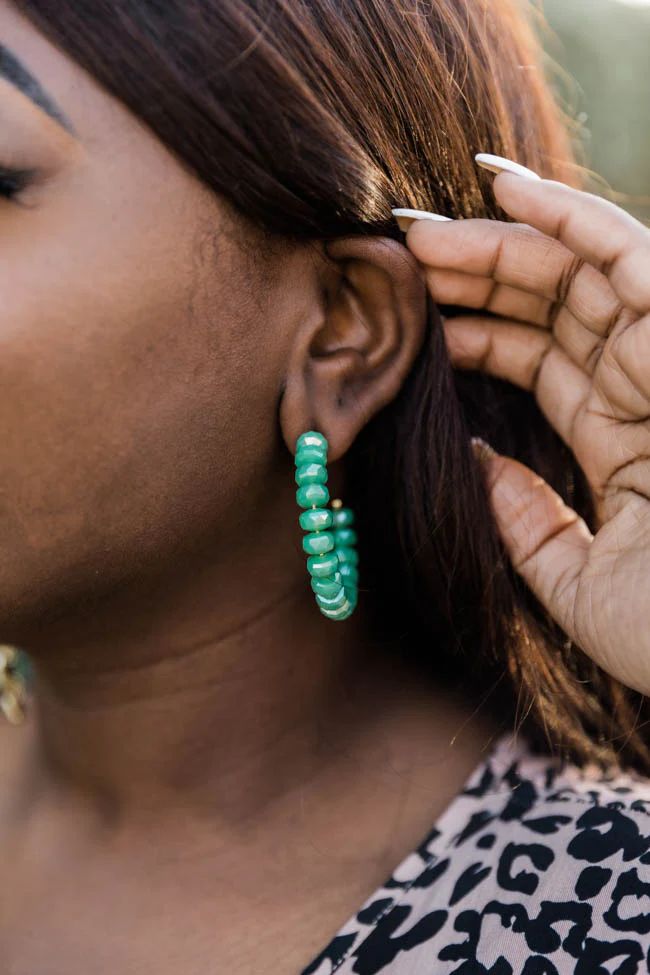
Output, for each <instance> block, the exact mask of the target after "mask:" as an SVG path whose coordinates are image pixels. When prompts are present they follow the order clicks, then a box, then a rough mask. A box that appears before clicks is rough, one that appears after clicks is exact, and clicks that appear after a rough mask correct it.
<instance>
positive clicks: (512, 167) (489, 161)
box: [474, 152, 542, 179]
mask: <svg viewBox="0 0 650 975" xmlns="http://www.w3.org/2000/svg"><path fill="white" fill-rule="evenodd" d="M474 159H475V160H476V162H477V163H478V164H479V166H481V167H482V168H483V169H489V170H490V172H491V173H504V172H506V173H516V174H517V175H518V176H527V177H528V179H541V178H542V177H541V176H539V175H538V174H537V173H535V172H533V170H532V169H528V167H527V166H522V165H521V163H517V162H513V161H512V159H506V158H505V157H504V156H492V155H491V154H490V153H489V152H479V153H477V155H476V156H474Z"/></svg>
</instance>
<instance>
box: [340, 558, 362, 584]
mask: <svg viewBox="0 0 650 975" xmlns="http://www.w3.org/2000/svg"><path fill="white" fill-rule="evenodd" d="M339 572H340V573H341V578H342V579H343V585H344V586H345V587H346V589H347V588H348V587H350V588H352V587H353V586H356V585H357V583H358V582H359V570H358V569H357V567H356V565H354V563H352V562H342V563H341V566H340V568H339Z"/></svg>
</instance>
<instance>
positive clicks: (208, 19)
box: [15, 0, 650, 772]
mask: <svg viewBox="0 0 650 975" xmlns="http://www.w3.org/2000/svg"><path fill="white" fill-rule="evenodd" d="M15 5H16V7H17V8H18V9H19V10H20V11H21V12H22V13H23V14H24V15H25V16H27V17H28V18H29V19H30V20H31V21H32V22H33V23H34V24H35V26H36V27H37V28H39V29H40V30H41V31H42V32H43V33H44V34H45V35H46V36H48V37H49V38H50V40H51V41H53V42H54V43H55V44H57V45H58V46H59V47H60V48H61V49H63V50H64V51H65V52H66V53H67V54H68V55H70V56H71V57H72V58H74V59H75V60H76V61H77V62H78V63H79V64H81V65H82V66H83V67H85V68H86V69H87V70H88V72H89V73H90V74H92V75H94V77H95V78H96V79H97V80H98V81H99V82H100V83H101V84H102V85H103V86H104V87H105V88H106V89H108V90H109V91H110V92H112V93H113V94H114V95H116V96H117V97H118V98H119V99H120V100H121V101H122V102H123V103H125V104H126V105H127V106H128V107H129V108H130V109H131V110H132V111H133V112H134V113H135V114H136V115H138V116H139V117H140V118H141V119H142V120H143V121H144V122H145V123H147V124H148V125H149V126H150V127H151V129H152V130H153V131H154V132H155V133H156V134H157V135H158V137H159V138H160V139H161V140H162V141H163V142H164V143H165V144H166V146H167V147H168V148H169V149H170V150H171V151H172V152H173V153H175V155H176V156H177V158H178V159H179V160H180V161H181V162H182V163H183V164H184V165H186V166H187V167H188V168H190V169H191V170H193V171H194V172H195V173H196V174H197V175H198V176H199V177H200V178H201V179H202V180H203V181H204V182H205V184H207V185H208V186H209V187H211V188H212V189H213V190H214V191H215V192H218V193H219V194H220V195H221V196H222V197H223V198H224V199H225V200H227V201H229V202H230V203H231V204H232V207H233V208H234V209H235V211H236V212H237V213H238V214H239V215H240V216H243V217H245V218H247V219H248V220H249V221H250V226H251V228H254V229H259V228H261V230H262V232H263V233H266V234H268V238H269V241H270V242H272V241H274V240H277V241H280V242H281V241H282V240H283V239H284V240H286V241H287V242H288V243H290V242H291V241H308V240H311V239H313V240H317V239H320V240H327V239H334V238H336V237H338V236H340V235H343V234H350V233H358V234H381V235H388V236H391V237H394V238H395V239H398V240H401V239H402V238H401V232H400V231H399V229H398V228H397V225H396V223H395V221H394V220H393V218H392V216H391V212H390V211H391V208H392V207H395V206H408V207H416V208H423V209H427V210H434V211H436V212H441V213H446V214H448V215H449V216H454V217H472V216H483V217H485V216H491V217H498V218H499V219H507V215H506V214H504V213H503V212H502V211H501V210H500V208H499V207H498V206H497V205H496V202H495V200H494V198H493V196H492V190H491V177H490V176H489V175H488V174H486V173H485V172H484V171H483V170H481V169H479V168H477V167H476V165H475V164H474V161H473V157H474V154H475V153H477V152H492V153H496V154H498V155H502V156H508V157H510V158H513V159H516V160H518V161H519V162H522V163H523V164H524V165H526V166H529V167H531V168H532V169H534V170H536V171H537V172H538V173H540V175H543V176H546V177H550V178H553V179H560V180H563V181H564V182H567V183H571V184H572V185H576V186H579V185H582V167H581V166H580V165H578V164H577V162H576V159H575V157H574V153H575V149H574V148H572V140H571V130H572V127H573V125H574V123H573V121H572V119H571V118H570V117H569V115H566V114H564V111H563V109H561V108H560V107H559V106H558V104H557V102H556V100H555V99H554V97H553V88H552V84H551V81H550V79H546V78H545V77H544V68H545V63H544V57H543V54H542V52H541V49H540V45H539V43H538V40H537V37H536V32H535V29H534V28H535V21H537V24H538V25H539V26H540V27H543V21H542V19H541V17H540V16H539V13H538V12H537V11H536V10H535V9H534V8H532V7H528V8H526V7H524V4H523V0H436V2H435V3H433V2H427V0H400V3H394V2H393V0H167V2H165V3H161V2H160V0H57V2H56V3H55V4H54V3H52V2H51V0H15ZM441 310H442V311H443V313H444V314H447V315H452V314H453V313H454V311H455V309H454V308H444V307H443V308H442V309H441ZM475 433H476V434H480V435H482V436H483V437H485V439H487V440H488V441H490V442H491V443H492V444H493V445H494V447H495V448H496V449H497V450H499V451H501V452H503V453H505V454H508V455H509V456H512V457H516V458H518V459H520V460H521V461H523V462H524V463H525V464H528V465H529V466H531V467H533V468H534V469H535V470H537V471H538V472H539V473H540V474H541V475H542V476H543V477H544V478H545V479H546V480H547V481H548V482H549V483H550V484H551V485H552V486H553V487H554V488H555V490H556V491H558V492H559V494H560V495H561V496H562V497H563V498H564V499H565V500H566V501H567V502H568V503H569V504H570V505H571V506H572V507H573V508H575V509H576V510H577V511H578V512H579V513H580V514H581V515H582V516H583V517H584V518H585V521H586V522H587V524H589V525H590V527H592V528H593V527H594V525H593V511H592V508H591V499H590V494H589V490H588V487H587V485H586V483H585V480H584V477H583V475H582V472H581V470H580V469H579V467H578V466H577V465H576V463H575V461H574V459H573V456H572V454H571V452H570V451H569V449H568V448H567V447H566V446H565V445H564V444H563V443H562V441H561V440H560V439H559V437H558V436H557V435H556V434H555V432H554V431H553V429H552V428H551V427H550V426H549V424H548V423H547V422H546V420H545V418H544V417H543V415H542V414H541V412H540V410H539V408H538V407H537V405H536V402H535V400H534V398H533V397H532V396H531V395H530V394H529V393H527V392H525V391H523V390H521V389H518V388H515V387H514V386H512V385H511V384H508V383H506V382H505V381H501V380H498V379H495V378H492V377H489V376H487V375H484V374H480V373H469V372H465V373H463V372H459V371H454V370H452V369H451V366H450V362H449V358H448V355H447V352H446V348H445V343H444V336H443V332H442V329H441V327H440V319H439V315H438V310H437V309H436V308H435V307H434V306H433V305H432V304H431V303H430V307H429V327H428V329H427V337H426V340H425V342H424V345H423V347H422V349H421V351H420V354H419V355H418V358H417V361H416V362H415V365H414V367H413V370H412V372H411V374H410V375H409V377H408V380H407V382H406V383H405V384H404V387H403V388H402V390H401V392H400V395H399V396H398V398H397V399H396V400H395V401H394V402H393V403H391V404H390V405H389V406H387V407H385V408H384V409H383V410H382V411H381V412H380V413H379V414H378V415H377V416H375V417H374V418H373V419H372V420H371V421H370V422H369V423H368V425H367V427H366V428H365V429H364V430H363V432H362V435H361V436H360V437H359V438H358V441H357V442H356V443H355V445H354V447H353V448H352V449H351V450H350V451H349V454H348V456H347V457H346V466H347V475H348V480H349V486H348V488H347V491H346V503H348V502H349V503H350V504H351V505H352V506H353V507H355V510H356V511H357V512H358V520H359V552H360V560H361V562H360V564H361V565H362V566H363V578H362V580H361V581H362V588H361V590H360V599H362V600H363V599H365V600H366V603H367V605H368V606H369V607H370V610H371V614H372V620H373V622H374V623H375V624H376V626H377V633H379V634H382V635H383V634H387V633H392V634H395V635H396V636H398V637H400V638H402V639H401V643H402V645H403V646H404V652H405V653H407V654H409V655H410V656H411V657H412V658H413V659H414V660H415V661H417V662H418V665H419V666H421V667H422V668H423V669H424V668H427V669H429V670H430V671H431V672H432V673H434V674H435V675H436V676H437V677H438V678H439V679H443V678H444V677H449V678H450V679H452V680H458V678H461V677H462V680H463V687H464V688H466V689H467V692H468V693H469V692H470V691H473V692H474V693H475V694H476V699H477V702H478V701H479V700H480V699H481V698H484V706H485V707H491V708H493V709H494V712H495V714H497V715H498V716H499V717H500V718H502V719H503V721H504V726H505V725H512V724H513V723H516V724H518V725H520V726H521V727H522V729H523V730H525V731H526V732H527V733H528V735H529V736H530V737H531V739H532V740H533V742H535V743H536V744H537V745H538V747H539V748H540V749H542V750H550V751H556V752H559V753H561V754H564V755H566V756H567V757H569V758H572V759H573V760H574V761H577V762H578V763H583V762H584V761H585V760H588V759H592V760H595V761H597V762H600V763H603V764H607V763H610V762H617V761H618V762H619V763H620V764H621V765H623V766H626V765H632V766H635V767H637V768H638V769H639V770H641V771H644V772H650V751H649V749H648V745H647V741H646V737H647V736H646V735H645V734H644V732H643V722H645V720H646V719H647V716H648V710H647V701H646V699H645V698H642V697H641V696H640V695H638V694H636V693H635V692H632V691H629V690H627V689H626V688H624V687H623V686H622V685H621V684H619V683H618V682H616V681H615V680H613V679H612V678H610V677H609V676H607V675H606V674H605V673H604V672H603V671H601V670H600V669H599V668H598V667H597V666H596V665H595V664H593V663H592V662H591V661H590V659H589V658H588V657H587V656H586V655H585V654H584V653H583V652H582V651H581V650H580V649H579V648H578V647H576V646H575V645H572V644H570V643H569V642H568V641H567V640H566V637H565V635H564V634H563V633H562V632H561V631H560V630H559V629H558V627H557V626H556V625H555V624H554V622H553V621H552V620H551V619H550V618H549V617H548V615H547V614H546V613H545V611H544V610H543V608H542V607H541V606H540V605H539V603H537V601H536V600H535V598H534V597H533V595H532V594H531V593H530V591H529V590H528V589H527V588H526V587H525V585H524V584H523V582H522V581H521V580H520V578H519V577H518V576H517V575H516V573H515V572H514V570H513V569H512V567H511V566H510V564H509V562H508V559H507V557H506V556H505V553H504V551H503V549H502V546H501V543H500V540H499V538H498V535H497V533H496V527H495V524H494V522H493V520H492V518H491V516H490V511H489V505H488V501H487V498H486V495H485V490H484V487H483V482H482V479H481V472H480V469H479V467H478V464H477V462H476V461H475V459H474V457H473V455H472V453H471V451H470V448H469V437H470V436H471V435H472V434H475ZM343 625H344V624H343Z"/></svg>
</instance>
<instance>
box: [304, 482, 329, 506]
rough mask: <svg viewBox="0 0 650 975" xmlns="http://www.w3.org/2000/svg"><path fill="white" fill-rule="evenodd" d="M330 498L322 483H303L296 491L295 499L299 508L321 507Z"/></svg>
mask: <svg viewBox="0 0 650 975" xmlns="http://www.w3.org/2000/svg"><path fill="white" fill-rule="evenodd" d="M329 499H330V493H329V491H328V490H327V487H326V486H325V485H324V484H303V485H302V486H301V487H299V488H298V490H297V491H296V501H297V502H298V504H299V505H300V507H301V508H312V507H316V508H322V507H324V505H326V504H327V502H328V501H329Z"/></svg>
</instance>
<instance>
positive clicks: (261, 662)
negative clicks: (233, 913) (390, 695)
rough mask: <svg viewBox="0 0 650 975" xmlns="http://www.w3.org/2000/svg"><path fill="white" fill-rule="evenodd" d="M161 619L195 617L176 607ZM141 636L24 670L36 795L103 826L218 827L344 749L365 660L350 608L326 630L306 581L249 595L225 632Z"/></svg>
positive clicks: (374, 668) (263, 807)
mask: <svg viewBox="0 0 650 975" xmlns="http://www.w3.org/2000/svg"><path fill="white" fill-rule="evenodd" d="M301 568H302V566H301ZM193 581H194V586H193V596H192V603H193V607H194V608H196V599H197V587H198V583H197V582H196V579H194V580H193ZM208 591H213V590H211V587H208ZM252 591H254V587H252ZM170 608H171V607H170ZM174 618H175V619H176V620H178V619H189V618H193V619H196V616H194V617H190V614H186V613H185V612H179V607H178V605H176V606H174ZM116 629H117V627H114V628H113V630H114V632H115V630H116ZM103 632H104V633H105V632H106V629H105V628H103ZM155 633H156V636H155V639H151V638H150V639H149V640H143V639H141V632H140V633H139V634H138V637H140V639H136V637H135V636H134V638H133V640H132V641H129V640H127V639H126V638H125V636H124V634H122V635H121V639H120V640H118V641H117V642H116V643H115V644H114V645H113V648H112V652H110V651H109V650H108V649H107V647H106V646H105V644H102V643H101V641H98V643H97V644H96V645H95V644H90V643H89V641H88V640H86V642H85V644H84V647H83V651H82V649H81V648H79V647H74V646H73V645H72V644H69V645H68V652H67V653H63V652H62V651H61V648H58V649H57V652H53V653H50V654H44V655H41V656H40V657H39V658H38V659H37V660H36V662H35V676H36V680H35V693H34V699H33V702H32V713H31V716H30V734H31V737H32V742H31V745H32V746H33V747H32V754H33V756H35V758H36V762H35V763H34V762H32V765H34V764H35V765H36V766H37V768H38V776H40V780H41V782H42V783H48V784H50V785H54V786H55V787H56V788H57V789H61V788H65V789H67V790H68V791H69V792H74V793H77V794H82V795H84V797H85V798H87V799H90V800H91V802H93V803H94V804H95V805H96V806H97V809H98V810H100V811H102V810H103V811H104V814H105V815H107V816H108V815H110V817H111V819H115V818H119V819H123V818H126V817H129V816H131V817H132V818H133V817H137V816H138V815H144V816H151V815H154V814H156V815H159V814H160V813H161V811H164V810H166V811H170V812H171V811H172V810H174V809H177V808H178V807H179V806H180V805H182V807H183V811H184V814H185V813H187V812H188V811H189V809H190V807H194V808H195V810H196V811H197V812H198V811H199V810H201V811H203V812H209V815H210V816H211V818H214V817H215V816H218V817H220V818H222V819H223V821H224V825H226V824H228V823H231V822H241V821H242V820H248V819H252V818H255V817H257V816H260V817H263V816H265V815H267V814H268V811H269V807H270V806H271V805H272V804H273V803H274V802H276V801H278V800H280V799H281V798H282V797H283V796H287V795H290V794H291V792H292V790H294V789H295V788H297V787H298V786H299V785H300V784H301V783H304V782H305V781H306V780H308V779H309V778H310V776H312V775H313V774H315V772H316V771H317V769H318V768H319V766H322V765H323V764H326V763H327V757H326V753H327V749H328V748H331V749H332V754H334V753H335V752H336V751H337V749H340V747H345V745H346V744H349V743H350V738H354V734H355V731H354V726H355V725H356V724H359V725H360V724H361V723H362V721H363V720H364V718H362V715H363V714H364V710H365V712H366V718H367V714H368V713H369V710H370V709H371V708H372V707H373V702H371V700H370V694H371V692H370V677H369V675H370V674H372V673H373V672H375V673H376V674H378V672H379V660H378V654H377V652H376V651H373V650H372V649H371V648H370V647H369V644H368V642H367V640H366V638H365V632H364V625H363V617H362V613H361V612H360V611H359V607H357V610H356V611H355V613H354V614H353V615H352V616H351V617H350V618H349V619H348V620H346V621H345V622H344V623H340V622H334V621H332V620H328V619H326V618H325V617H324V616H323V615H322V614H321V613H320V612H319V610H318V608H317V606H316V603H315V601H314V598H313V594H312V592H311V589H310V587H309V583H308V579H303V578H302V577H301V578H300V580H296V582H295V584H294V585H293V586H291V587H289V588H288V589H286V590H285V591H284V592H283V593H276V594H275V595H274V596H272V597H268V598H267V599H266V600H265V599H264V598H263V597H262V596H260V598H259V602H258V603H257V604H252V605H251V606H250V607H249V608H248V611H245V610H243V609H242V610H241V615H240V617H239V618H238V619H236V620H234V619H231V620H228V621H219V622H215V623H214V625H213V626H212V627H209V626H208V625H207V624H206V623H205V622H204V623H203V625H202V627H201V632H200V635H199V634H198V633H197V631H196V627H195V626H192V627H191V628H190V632H189V633H186V634H182V633H181V632H179V629H178V628H174V627H173V626H172V624H171V620H170V619H168V620H167V626H163V625H158V626H156V627H155ZM165 633H166V636H165V635H163V634H165ZM370 654H371V655H372V660H370V659H369V655H370ZM349 688H357V697H356V698H355V701H354V705H353V706H352V705H351V703H350V700H349V694H348V689H349ZM361 697H364V698H367V708H364V706H363V703H362V701H361V700H360V698H361ZM337 737H340V738H341V740H342V741H343V742H344V744H343V745H341V743H340V742H339V743H337V741H336V738H337ZM31 774H32V775H33V769H32V773H31Z"/></svg>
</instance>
